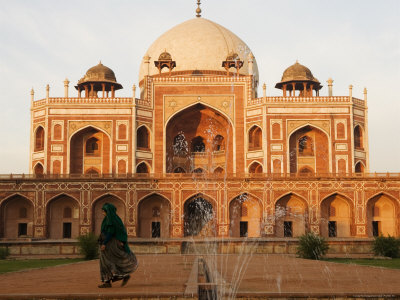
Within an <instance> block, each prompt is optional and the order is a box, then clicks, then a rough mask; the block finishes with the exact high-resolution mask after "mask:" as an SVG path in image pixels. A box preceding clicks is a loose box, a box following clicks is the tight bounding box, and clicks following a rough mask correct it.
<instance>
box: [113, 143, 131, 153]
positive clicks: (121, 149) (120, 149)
mask: <svg viewBox="0 0 400 300" xmlns="http://www.w3.org/2000/svg"><path fill="white" fill-rule="evenodd" d="M115 146H116V147H115V148H116V149H115V150H116V152H128V144H117V145H115Z"/></svg>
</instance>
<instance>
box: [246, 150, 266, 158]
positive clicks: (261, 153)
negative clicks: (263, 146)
mask: <svg viewBox="0 0 400 300" xmlns="http://www.w3.org/2000/svg"><path fill="white" fill-rule="evenodd" d="M263 157H264V151H262V150H261V151H251V152H248V153H247V158H248V159H251V158H263Z"/></svg>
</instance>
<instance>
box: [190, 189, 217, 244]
mask: <svg viewBox="0 0 400 300" xmlns="http://www.w3.org/2000/svg"><path fill="white" fill-rule="evenodd" d="M184 211H185V219H184V231H185V236H202V237H204V236H215V228H214V227H215V226H214V222H213V219H214V218H213V207H212V205H211V203H210V202H208V201H207V200H205V199H204V198H203V197H201V196H195V197H193V198H192V199H190V200H188V201H186V203H185V206H184Z"/></svg>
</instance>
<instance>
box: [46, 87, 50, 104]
mask: <svg viewBox="0 0 400 300" xmlns="http://www.w3.org/2000/svg"><path fill="white" fill-rule="evenodd" d="M49 94H50V85H46V100H47V101H49Z"/></svg>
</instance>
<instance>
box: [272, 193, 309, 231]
mask: <svg viewBox="0 0 400 300" xmlns="http://www.w3.org/2000/svg"><path fill="white" fill-rule="evenodd" d="M307 228H308V205H307V202H306V201H305V200H303V199H302V198H300V197H299V196H297V195H295V194H288V195H285V196H283V197H281V198H280V199H279V200H278V201H276V203H275V233H276V236H277V237H298V236H301V235H303V234H304V233H305V232H306V230H307Z"/></svg>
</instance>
